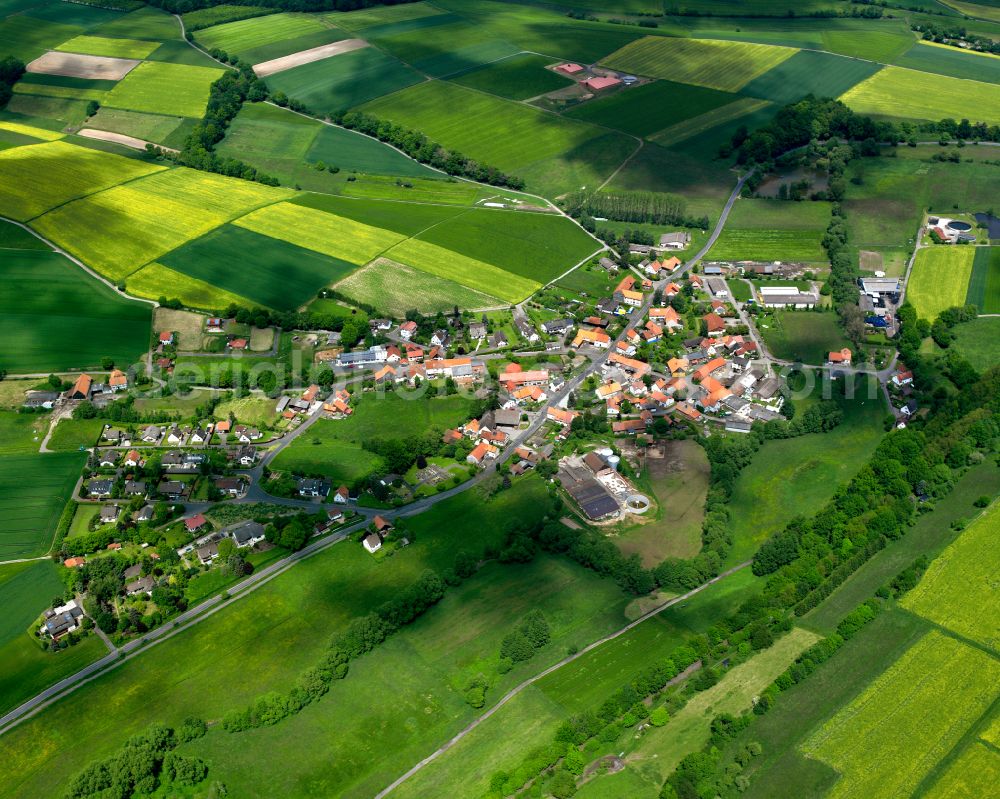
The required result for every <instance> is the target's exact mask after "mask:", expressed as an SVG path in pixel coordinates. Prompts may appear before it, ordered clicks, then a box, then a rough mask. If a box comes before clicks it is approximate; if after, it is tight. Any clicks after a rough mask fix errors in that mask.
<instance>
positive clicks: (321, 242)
mask: <svg viewBox="0 0 1000 799" xmlns="http://www.w3.org/2000/svg"><path fill="white" fill-rule="evenodd" d="M235 224H236V225H238V226H239V227H241V228H244V229H246V230H252V231H253V232H255V233H260V234H262V235H264V236H271V237H273V238H275V239H280V240H282V241H287V242H288V243H290V244H294V245H296V246H299V247H305V248H306V249H309V250H313V251H315V252H318V253H324V254H326V255H329V256H332V257H334V258H337V259H340V260H342V261H347V262H349V263H352V264H358V265H361V264H365V263H368V261H370V260H371V259H372V258H374V257H375V256H376V255H380V254H381V253H383V252H385V251H386V250H388V249H389V248H390V247H392V246H393V245H394V244H397V243H398V242H400V241H402V240H403V238H404V237H403V236H401V235H399V234H397V233H394V232H393V231H391V230H385V229H384V228H379V227H373V226H372V225H366V224H365V223H363V222H357V221H355V220H353V219H347V218H346V217H342V216H336V215H334V214H330V213H324V212H323V211H318V210H316V209H313V208H305V207H303V206H301V205H296V204H294V203H288V202H286V203H278V204H277V205H271V206H268V207H266V208H261V209H260V210H258V211H254V212H253V213H251V214H247V215H246V216H244V217H241V218H240V219H238V220H236V223H235Z"/></svg>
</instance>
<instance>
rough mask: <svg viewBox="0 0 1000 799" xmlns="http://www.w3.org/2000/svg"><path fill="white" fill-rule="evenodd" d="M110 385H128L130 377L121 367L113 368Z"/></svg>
mask: <svg viewBox="0 0 1000 799" xmlns="http://www.w3.org/2000/svg"><path fill="white" fill-rule="evenodd" d="M108 385H109V386H127V385H128V377H127V376H126V374H125V373H124V372H123V371H122V370H121V369H112V370H111V374H110V375H109V376H108Z"/></svg>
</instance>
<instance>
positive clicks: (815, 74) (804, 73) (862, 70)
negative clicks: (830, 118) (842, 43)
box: [742, 50, 881, 105]
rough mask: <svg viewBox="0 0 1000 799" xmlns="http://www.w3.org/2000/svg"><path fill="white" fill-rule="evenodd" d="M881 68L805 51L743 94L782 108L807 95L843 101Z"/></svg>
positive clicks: (798, 53)
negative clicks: (777, 104) (850, 90)
mask: <svg viewBox="0 0 1000 799" xmlns="http://www.w3.org/2000/svg"><path fill="white" fill-rule="evenodd" d="M880 68H881V67H880V66H879V65H878V64H876V63H873V62H871V61H861V60H859V59H856V58H845V57H844V56H839V55H833V54H831V53H823V52H816V51H813V50H801V51H799V52H797V53H795V55H793V56H792V57H791V58H789V59H786V60H785V61H782V62H781V63H780V64H778V65H777V66H775V67H773V68H772V69H769V70H768V71H767V72H765V73H764V74H763V75H759V76H758V77H756V78H754V79H753V80H752V81H750V82H749V83H747V84H746V85H745V86H744V87H743V89H742V92H743V94H746V95H749V96H750V97H761V98H763V99H765V100H770V101H771V102H774V103H779V104H780V105H787V104H788V103H794V102H795V101H797V100H801V99H802V98H803V97H805V96H806V95H807V94H813V95H815V96H816V97H839V96H840V95H841V94H843V93H844V92H846V91H847V90H848V89H850V88H851V87H853V86H855V85H856V84H858V83H860V82H861V81H863V80H866V79H867V78H870V77H871V76H872V75H874V74H875V73H876V72H878V70H879V69H880Z"/></svg>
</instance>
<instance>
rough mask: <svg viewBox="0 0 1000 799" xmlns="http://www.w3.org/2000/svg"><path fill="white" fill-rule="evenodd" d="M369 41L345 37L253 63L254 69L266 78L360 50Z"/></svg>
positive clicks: (259, 76)
mask: <svg viewBox="0 0 1000 799" xmlns="http://www.w3.org/2000/svg"><path fill="white" fill-rule="evenodd" d="M367 46H368V42H366V41H365V40H364V39H343V40H342V41H339V42H333V43H332V44H323V45H320V46H319V47H312V48H310V49H309V50H300V51H299V52H297V53H292V54H291V55H284V56H282V57H281V58H274V59H272V60H270V61H262V62H261V63H259V64H254V65H253V71H254V72H255V73H257V77H258V78H266V77H267V76H268V75H274V74H276V73H278V72H284V71H285V70H286V69H292V68H293V67H300V66H302V65H303V64H311V63H312V62H313V61H322V60H323V59H324V58H332V57H333V56H335V55H341V54H342V53H349V52H351V50H360V49H361V48H362V47H367Z"/></svg>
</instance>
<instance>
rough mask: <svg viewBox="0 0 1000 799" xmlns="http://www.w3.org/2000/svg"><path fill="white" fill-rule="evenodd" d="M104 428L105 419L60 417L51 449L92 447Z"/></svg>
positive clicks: (50, 443)
mask: <svg viewBox="0 0 1000 799" xmlns="http://www.w3.org/2000/svg"><path fill="white" fill-rule="evenodd" d="M147 335H148V333H147ZM102 430H104V420H103V419H60V420H59V424H57V425H56V429H55V430H54V431H52V438H51V439H49V449H51V450H55V451H56V452H75V451H77V450H78V449H80V447H92V446H94V445H95V444H96V443H97V438H98V436H99V435H100V434H101V431H102Z"/></svg>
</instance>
